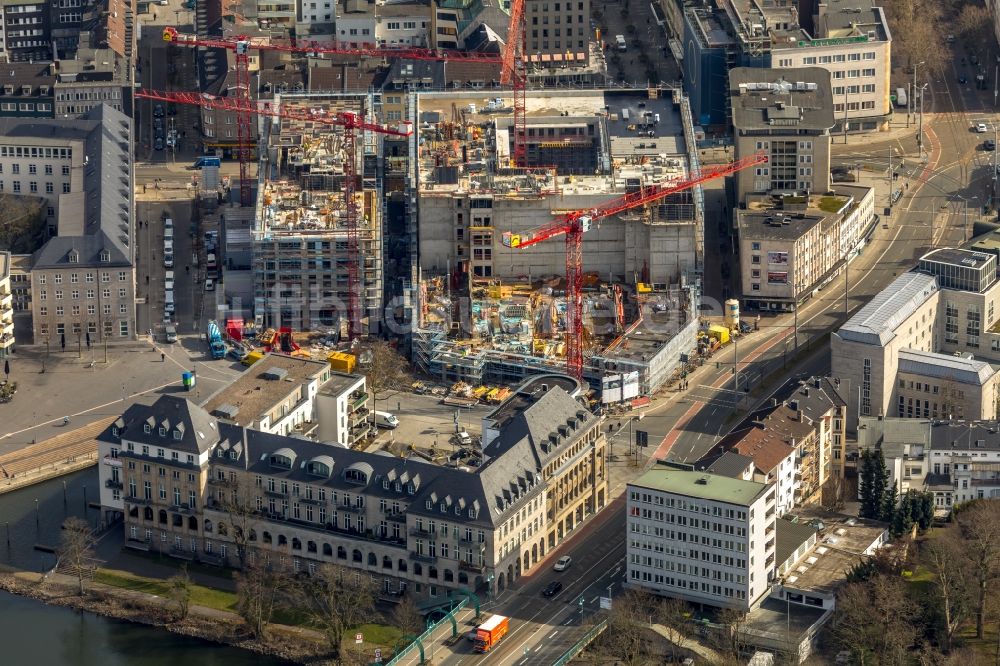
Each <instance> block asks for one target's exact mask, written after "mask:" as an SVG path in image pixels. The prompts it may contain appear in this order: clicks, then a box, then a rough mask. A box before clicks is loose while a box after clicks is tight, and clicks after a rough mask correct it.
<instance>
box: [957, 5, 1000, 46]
mask: <svg viewBox="0 0 1000 666" xmlns="http://www.w3.org/2000/svg"><path fill="white" fill-rule="evenodd" d="M954 26H955V32H956V33H957V34H956V38H957V39H959V40H961V43H962V44H964V45H965V46H966V48H967V49H969V50H970V51H972V52H973V53H977V52H978V53H980V54H982V53H983V52H985V51H987V50H989V49H990V47H991V46H992V45H993V44H995V43H996V42H995V41H994V40H995V38H994V36H993V17H992V16H991V15H990V10H989V9H988V8H987V7H986V5H977V4H967V5H963V6H962V10H961V12H959V14H958V18H957V19H956V20H955V23H954Z"/></svg>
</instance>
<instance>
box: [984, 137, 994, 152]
mask: <svg viewBox="0 0 1000 666" xmlns="http://www.w3.org/2000/svg"><path fill="white" fill-rule="evenodd" d="M996 149H997V144H996V142H995V141H994V140H993V139H986V141H983V150H996Z"/></svg>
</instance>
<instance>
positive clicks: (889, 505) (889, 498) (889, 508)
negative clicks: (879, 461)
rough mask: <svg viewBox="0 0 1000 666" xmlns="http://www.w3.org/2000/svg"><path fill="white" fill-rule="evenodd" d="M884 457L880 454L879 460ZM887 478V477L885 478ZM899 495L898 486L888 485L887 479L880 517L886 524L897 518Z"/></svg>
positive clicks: (886, 480)
mask: <svg viewBox="0 0 1000 666" xmlns="http://www.w3.org/2000/svg"><path fill="white" fill-rule="evenodd" d="M881 457H882V455H881V454H879V458H881ZM883 478H885V477H883ZM898 500H899V493H898V492H897V490H896V484H894V483H893V484H890V483H888V479H887V478H885V485H884V486H883V487H882V511H881V513H880V515H879V520H881V521H882V522H886V523H891V522H892V521H893V519H894V518H895V516H896V505H897V504H898Z"/></svg>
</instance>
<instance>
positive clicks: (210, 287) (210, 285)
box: [205, 278, 215, 291]
mask: <svg viewBox="0 0 1000 666" xmlns="http://www.w3.org/2000/svg"><path fill="white" fill-rule="evenodd" d="M205 291H215V280H213V279H212V278H208V279H207V280H205Z"/></svg>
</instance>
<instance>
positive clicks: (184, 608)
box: [167, 564, 192, 622]
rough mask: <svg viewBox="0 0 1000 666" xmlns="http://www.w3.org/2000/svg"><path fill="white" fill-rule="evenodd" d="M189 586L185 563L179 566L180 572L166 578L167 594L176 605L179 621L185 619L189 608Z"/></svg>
mask: <svg viewBox="0 0 1000 666" xmlns="http://www.w3.org/2000/svg"><path fill="white" fill-rule="evenodd" d="M191 587H192V582H191V576H189V575H188V570H187V565H186V564H185V565H184V566H182V567H181V571H180V573H178V574H176V575H174V576H171V577H170V578H168V579H167V594H168V595H169V597H170V600H171V601H173V602H174V604H176V606H177V620H178V621H179V622H180V621H183V620H185V619H187V616H188V613H189V612H190V610H191Z"/></svg>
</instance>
